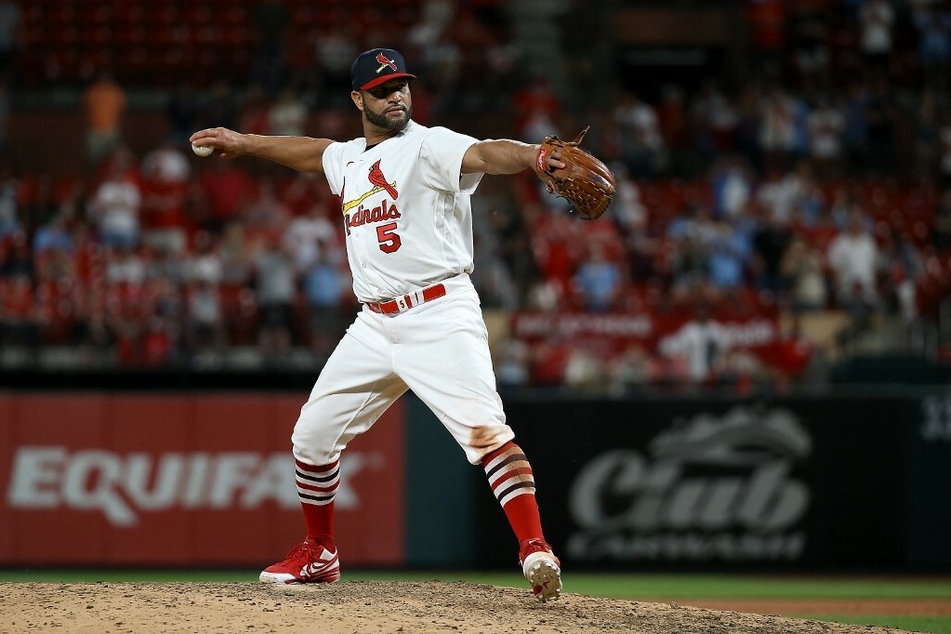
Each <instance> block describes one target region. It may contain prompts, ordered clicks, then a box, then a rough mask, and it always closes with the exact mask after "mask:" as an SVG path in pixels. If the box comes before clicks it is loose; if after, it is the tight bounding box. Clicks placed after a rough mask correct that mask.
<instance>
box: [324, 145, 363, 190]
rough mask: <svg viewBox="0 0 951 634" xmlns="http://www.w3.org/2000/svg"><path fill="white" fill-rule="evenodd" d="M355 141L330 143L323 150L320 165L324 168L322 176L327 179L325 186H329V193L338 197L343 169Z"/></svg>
mask: <svg viewBox="0 0 951 634" xmlns="http://www.w3.org/2000/svg"><path fill="white" fill-rule="evenodd" d="M354 143H355V141H349V142H347V143H341V142H339V141H338V142H335V143H331V144H330V145H328V146H327V148H326V149H325V150H324V155H323V157H322V158H321V163H322V164H323V167H324V176H326V177H327V184H329V185H330V191H332V192H333V193H334V195H336V196H339V195H340V193H341V191H342V190H343V169H344V167H346V165H347V161H348V160H350V159H349V157H350V155H351V154H352V152H353V146H354Z"/></svg>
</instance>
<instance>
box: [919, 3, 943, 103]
mask: <svg viewBox="0 0 951 634" xmlns="http://www.w3.org/2000/svg"><path fill="white" fill-rule="evenodd" d="M910 4H911V11H912V21H913V23H914V26H915V29H916V30H917V31H918V51H917V52H918V62H919V63H920V64H921V67H922V72H923V74H924V79H925V82H926V84H930V85H931V86H932V87H934V88H936V89H938V90H940V91H946V90H947V89H948V88H949V87H951V86H949V82H948V74H949V73H951V7H949V6H948V5H947V3H946V2H944V3H942V2H934V1H933V0H911V2H910Z"/></svg>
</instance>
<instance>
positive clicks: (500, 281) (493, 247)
mask: <svg viewBox="0 0 951 634" xmlns="http://www.w3.org/2000/svg"><path fill="white" fill-rule="evenodd" d="M473 242H474V247H475V257H476V258H477V259H478V262H479V266H478V267H476V269H475V271H473V273H472V284H473V285H474V286H475V287H476V290H477V291H478V292H479V298H480V299H481V300H482V306H483V307H484V308H490V309H491V308H502V309H506V310H515V309H517V308H519V305H520V301H519V292H518V289H517V288H516V285H515V282H514V281H513V280H512V269H511V268H510V267H509V266H507V265H506V263H505V260H504V259H503V258H502V257H501V256H500V254H499V243H498V240H497V239H496V236H494V235H493V234H491V233H476V234H475V235H474V236H473Z"/></svg>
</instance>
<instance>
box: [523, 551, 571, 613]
mask: <svg viewBox="0 0 951 634" xmlns="http://www.w3.org/2000/svg"><path fill="white" fill-rule="evenodd" d="M519 562H520V563H521V564H522V574H523V575H525V578H526V579H528V582H529V583H530V584H531V586H532V594H534V595H535V597H536V598H538V600H539V601H551V600H552V599H557V598H558V597H559V595H561V587H562V586H561V562H560V561H558V558H557V557H555V555H554V553H553V552H552V550H551V546H549V545H548V544H547V543H546V542H545V541H544V540H541V539H529V540H526V541H525V543H523V544H522V549H521V552H519Z"/></svg>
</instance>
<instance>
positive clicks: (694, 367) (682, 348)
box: [659, 305, 728, 383]
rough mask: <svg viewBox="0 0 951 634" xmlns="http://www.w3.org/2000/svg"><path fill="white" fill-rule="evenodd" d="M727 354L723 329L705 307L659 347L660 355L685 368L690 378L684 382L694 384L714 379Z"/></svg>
mask: <svg viewBox="0 0 951 634" xmlns="http://www.w3.org/2000/svg"><path fill="white" fill-rule="evenodd" d="M727 350H728V346H727V342H726V337H725V335H724V334H723V332H722V326H721V325H720V324H719V323H718V322H716V321H714V320H712V319H711V315H710V308H709V307H708V306H703V305H701V306H698V307H696V308H695V309H694V315H693V318H692V319H691V320H690V321H688V322H687V323H685V324H684V325H683V326H682V327H681V328H680V329H679V330H678V331H677V332H675V333H674V334H672V335H670V336H668V337H665V338H663V339H662V340H661V342H660V345H659V352H660V354H661V355H662V356H663V357H665V358H666V359H667V360H668V362H672V363H674V364H675V365H677V366H680V367H682V368H684V371H685V373H686V374H685V376H683V377H680V378H682V379H686V380H687V381H690V382H692V383H703V382H705V381H707V380H709V379H711V378H712V376H713V372H714V371H715V367H716V364H717V363H718V361H719V357H720V356H721V355H724V354H726V352H727Z"/></svg>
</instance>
